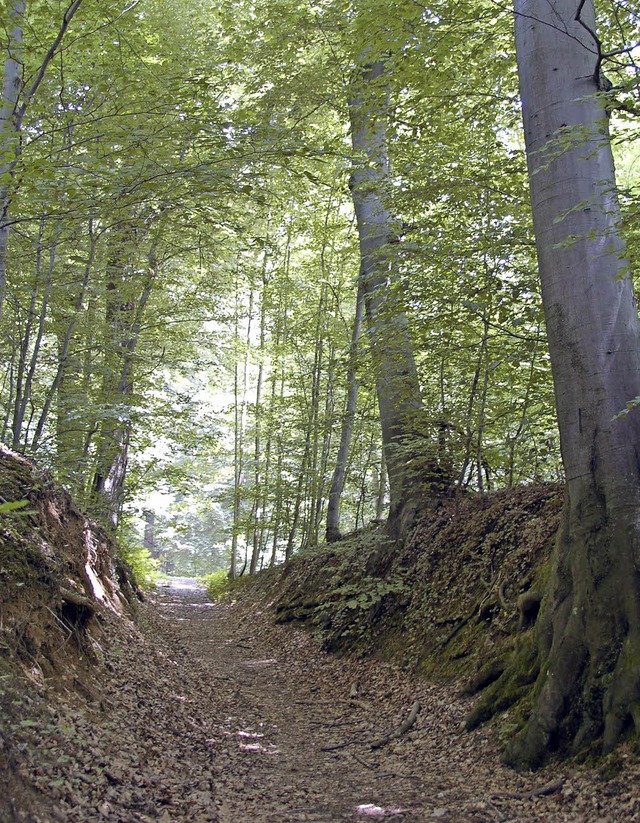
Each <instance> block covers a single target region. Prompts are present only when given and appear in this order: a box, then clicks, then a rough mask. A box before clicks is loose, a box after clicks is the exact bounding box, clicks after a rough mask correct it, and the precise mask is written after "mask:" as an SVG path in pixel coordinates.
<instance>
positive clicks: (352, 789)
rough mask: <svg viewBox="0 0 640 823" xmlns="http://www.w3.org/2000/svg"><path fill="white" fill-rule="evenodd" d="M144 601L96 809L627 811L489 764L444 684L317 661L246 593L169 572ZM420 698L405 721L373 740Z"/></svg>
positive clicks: (620, 802)
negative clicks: (223, 599) (106, 788)
mask: <svg viewBox="0 0 640 823" xmlns="http://www.w3.org/2000/svg"><path fill="white" fill-rule="evenodd" d="M148 612H149V614H148V618H147V628H146V630H145V633H144V635H143V636H142V637H138V638H137V640H136V642H135V643H134V644H133V646H132V647H131V648H130V649H128V650H125V652H124V653H123V654H122V657H121V660H120V662H119V663H114V674H115V679H114V694H113V698H112V699H113V701H114V702H113V712H114V720H115V723H116V725H117V726H118V728H119V730H120V732H121V735H122V736H124V738H126V739H128V740H129V746H128V747H123V746H122V738H121V737H120V735H116V736H115V737H113V742H116V741H119V748H115V749H114V751H113V753H112V754H111V755H110V756H111V758H112V760H111V761H110V764H109V766H110V768H109V771H110V773H111V777H110V778H108V779H110V780H111V781H112V782H113V785H112V789H113V791H112V793H111V799H109V798H107V800H106V801H105V802H106V805H105V806H104V809H103V815H104V818H105V819H113V820H116V819H117V820H127V821H129V820H132V821H133V820H140V821H146V820H153V821H161V823H172V822H173V821H190V823H200V821H221V823H242V821H273V822H274V823H276V821H278V823H280V822H281V821H288V822H289V823H297V822H298V821H318V823H332V821H342V820H351V821H354V820H368V819H375V818H380V817H393V818H395V819H397V820H401V821H433V820H438V819H439V820H445V821H478V822H480V821H522V823H524V821H549V820H553V821H564V820H566V821H586V820H609V819H611V820H613V819H620V817H619V812H620V811H621V810H622V809H623V808H624V809H626V810H627V811H629V812H635V813H637V812H638V809H637V808H635V806H637V805H638V801H637V800H634V797H635V796H636V793H635V792H634V791H633V787H624V786H619V787H617V786H615V785H613V784H608V788H607V790H606V791H604V792H603V787H602V786H599V787H596V788H595V789H594V785H593V774H591V773H590V774H587V773H584V774H576V773H575V772H574V773H572V774H571V775H569V776H568V777H567V776H562V775H560V774H559V773H558V772H552V771H548V772H545V773H538V774H536V775H531V776H527V777H521V776H518V775H517V774H515V773H514V772H512V771H511V770H508V769H506V768H504V767H502V766H500V765H499V754H498V751H497V748H496V745H495V743H494V742H493V735H492V733H491V732H490V731H487V730H479V731H478V732H475V733H473V734H466V733H464V732H462V730H461V723H462V720H463V717H464V715H465V713H466V711H467V710H468V703H467V702H464V701H461V700H460V699H458V698H456V697H455V696H454V695H453V694H452V693H451V692H450V690H449V689H447V688H445V687H440V686H433V685H429V684H426V683H424V682H422V683H421V682H416V681H415V680H414V679H413V678H411V677H410V676H408V675H406V674H403V673H402V672H400V671H398V670H396V669H395V668H392V667H390V666H386V665H384V664H381V663H379V662H371V661H368V662H367V661H356V660H352V659H345V658H337V657H331V656H327V655H325V654H324V653H323V652H321V651H320V650H319V648H318V645H317V643H316V642H315V640H314V639H313V638H311V637H310V636H308V635H306V634H305V633H303V632H301V631H299V630H295V629H292V628H290V627H277V626H274V625H273V622H272V618H271V617H270V616H269V615H267V614H266V613H265V612H261V611H260V610H259V608H258V607H256V605H255V604H249V603H244V604H240V605H237V604H236V605H231V604H226V605H225V604H212V603H210V602H208V599H207V596H206V593H205V591H204V590H203V589H201V588H199V587H197V585H196V584H195V582H194V581H185V580H179V581H176V582H174V585H173V586H172V587H171V588H167V589H163V590H161V591H160V593H159V594H158V596H157V598H156V603H155V605H154V606H152V607H151V608H150V609H148ZM131 656H133V657H132V659H130V657H131ZM416 702H419V704H420V711H419V713H418V715H417V720H416V722H415V723H414V725H413V726H412V727H411V728H410V729H408V730H407V731H406V732H404V733H403V734H401V735H400V736H399V737H397V738H395V739H392V740H391V741H389V742H387V743H386V744H385V745H382V746H380V747H378V748H372V744H376V743H380V742H381V741H382V740H383V739H384V737H385V735H386V734H387V733H388V732H391V731H393V730H395V729H397V728H398V727H399V726H401V724H402V722H403V720H405V719H406V718H407V716H408V714H409V713H410V710H411V708H412V707H415V704H416ZM118 758H121V760H122V762H120V763H118ZM114 761H115V762H114ZM132 773H133V774H135V775H136V780H133V781H132V777H131V775H132ZM136 781H137V785H136ZM132 782H133V783H134V785H133V787H132V788H129V785H130V784H131V783H132ZM627 788H628V789H629V791H627ZM127 792H129V793H130V794H131V798H132V801H131V804H130V805H129V807H128V808H129V812H124V814H123V802H122V798H123V796H124V797H125V798H126V797H127ZM136 799H137V800H136ZM135 802H137V803H138V806H137V807H136V805H135ZM145 803H146V805H145ZM611 804H613V805H614V807H615V811H614V810H613V809H612V806H611ZM633 804H635V806H633ZM632 806H633V808H632ZM126 814H129V815H130V816H129V817H127V816H126ZM625 819H631V816H628V817H625Z"/></svg>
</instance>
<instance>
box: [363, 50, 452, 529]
mask: <svg viewBox="0 0 640 823" xmlns="http://www.w3.org/2000/svg"><path fill="white" fill-rule="evenodd" d="M388 109H389V100H388V94H387V78H386V66H385V63H384V61H382V60H377V61H375V62H373V63H371V64H368V65H365V66H363V67H362V68H361V69H359V70H358V71H356V72H355V74H354V78H353V80H352V85H351V94H350V101H349V114H350V119H351V137H352V143H353V150H354V153H355V161H354V168H353V172H352V175H351V192H352V196H353V203H354V208H355V213H356V220H357V224H358V237H359V241H360V259H361V265H360V282H361V285H362V289H363V292H364V299H365V308H366V317H367V330H368V337H369V343H370V348H371V356H372V359H373V366H374V369H375V373H376V392H377V395H378V405H379V409H380V422H381V424H382V441H383V447H384V451H385V459H386V462H387V467H388V472H389V491H390V498H391V499H390V513H389V526H390V530H391V533H392V534H394V535H398V536H401V535H402V534H403V533H404V531H405V528H406V526H408V524H409V523H410V522H411V519H412V510H413V509H414V508H415V506H416V505H418V502H419V500H420V498H421V497H422V495H424V494H425V493H426V494H429V492H431V491H433V489H434V488H436V484H437V483H439V482H440V481H441V480H442V479H443V478H440V477H439V472H438V467H437V465H436V462H435V460H433V456H432V455H429V448H428V441H427V430H428V425H427V420H426V415H425V410H424V407H423V405H422V399H421V392H420V384H419V381H418V374H417V371H416V366H415V362H414V356H413V345H412V341H411V337H410V334H409V328H408V323H407V318H406V315H405V312H404V308H403V304H402V299H401V296H400V294H399V283H398V276H397V264H396V260H397V254H396V253H395V252H394V249H393V244H394V243H396V242H397V241H398V231H397V229H398V226H397V223H396V221H395V220H394V219H393V216H392V214H391V212H390V209H389V207H388V205H387V201H388V196H389V189H390V169H389V159H388V155H387V139H386V130H387V122H388V116H389V112H388ZM423 446H424V447H426V448H425V449H424V451H425V452H426V453H425V454H422V455H421V454H420V451H421V447H423ZM434 481H436V483H434Z"/></svg>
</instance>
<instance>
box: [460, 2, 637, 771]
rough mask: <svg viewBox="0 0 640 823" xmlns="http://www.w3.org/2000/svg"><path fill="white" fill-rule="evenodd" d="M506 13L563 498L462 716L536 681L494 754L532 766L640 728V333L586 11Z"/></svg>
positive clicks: (553, 8)
mask: <svg viewBox="0 0 640 823" xmlns="http://www.w3.org/2000/svg"><path fill="white" fill-rule="evenodd" d="M514 8H515V31H516V49H517V58H518V68H519V75H520V89H521V97H522V111H523V120H524V130H525V140H526V148H527V158H528V164H529V174H530V190H531V203H532V209H533V218H534V226H535V236H536V245H537V252H538V261H539V270H540V278H541V283H542V296H543V304H544V311H545V316H546V321H547V333H548V338H549V348H550V354H551V366H552V371H553V380H554V386H555V395H556V405H557V415H558V424H559V430H560V441H561V448H562V457H563V462H564V468H565V473H566V497H565V504H564V510H563V517H562V524H561V528H560V531H559V534H558V537H557V542H556V546H555V553H554V556H553V561H552V567H551V573H550V579H549V583H548V588H547V592H546V595H545V598H544V600H543V605H542V611H541V615H540V618H539V620H538V624H537V628H536V632H535V638H534V640H533V641H532V643H533V645H531V643H525V644H524V647H523V649H521V651H520V652H519V654H517V655H516V657H515V659H514V662H513V663H512V664H511V666H510V668H509V669H508V670H507V672H506V673H505V674H504V675H503V676H502V678H501V679H500V680H499V681H498V682H497V684H496V686H495V687H494V689H493V690H492V692H491V693H490V694H489V696H488V697H487V698H486V700H485V701H484V704H481V707H480V709H479V710H477V711H476V712H475V714H474V716H472V718H471V723H473V722H474V721H475V720H477V719H478V718H479V717H480V716H481V714H482V712H483V711H485V710H487V709H488V708H489V710H496V709H498V708H500V707H502V708H504V706H505V702H508V700H509V699H513V696H514V695H516V694H518V693H521V687H522V684H523V683H526V682H527V681H528V680H529V681H530V679H531V677H532V676H533V677H534V678H535V676H536V674H537V680H536V683H535V688H534V692H533V694H534V698H533V700H534V702H533V710H532V712H531V715H530V717H529V718H528V720H527V721H526V723H525V725H524V728H523V730H522V731H521V733H520V734H518V735H517V737H516V738H515V739H514V740H513V741H512V742H511V743H510V744H509V746H508V748H507V752H506V757H507V760H508V762H510V763H512V764H514V765H516V766H518V767H531V766H537V765H539V764H540V763H541V762H542V761H543V760H544V759H545V758H546V757H547V756H548V754H549V753H550V752H551V751H552V750H553V749H560V750H561V751H562V752H570V753H576V752H578V751H580V750H581V749H583V748H584V747H586V746H588V745H590V744H592V743H593V742H594V741H599V742H601V744H602V747H603V749H604V751H609V750H610V749H611V748H612V747H613V746H615V745H616V743H617V742H618V741H619V740H620V739H621V737H622V736H623V735H624V734H625V732H627V731H628V729H629V728H630V727H631V728H632V730H633V731H634V732H635V733H636V734H637V733H638V732H639V731H640V728H639V727H638V717H639V716H640V663H639V660H640V579H639V577H638V558H639V557H640V517H639V515H640V456H639V450H638V444H639V443H640V409H638V408H636V407H635V406H636V404H637V403H638V397H639V396H640V332H639V326H638V316H637V311H636V303H635V297H634V291H633V282H632V278H631V273H630V271H629V267H628V264H627V262H626V259H625V247H624V243H623V239H622V237H621V234H620V230H619V218H620V214H619V208H618V203H617V198H616V190H615V173H614V165H613V160H612V153H611V145H610V139H609V132H608V116H607V111H606V95H605V94H604V91H605V88H604V85H603V79H602V75H601V58H602V51H601V44H600V40H599V39H598V37H597V35H596V23H595V15H594V7H593V2H592V0H515V3H514ZM518 687H520V688H518ZM509 695H511V697H509Z"/></svg>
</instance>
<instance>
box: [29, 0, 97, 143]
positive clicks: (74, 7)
mask: <svg viewBox="0 0 640 823" xmlns="http://www.w3.org/2000/svg"><path fill="white" fill-rule="evenodd" d="M81 5H82V0H73V2H72V3H71V5H70V6H69V7H68V8H67V10H66V11H65V13H64V15H63V17H62V24H61V26H60V29H59V31H58V34H57V35H56V37H55V39H54V41H53V43H52V44H51V46H50V47H49V51H48V52H47V53H46V55H45V57H44V60H43V61H42V64H41V66H40V68H39V69H38V73H37V74H36V77H35V80H34V81H33V83H32V84H31V88H30V89H29V90H28V91H27V92H26V94H25V95H24V98H23V101H22V105H21V106H20V108H19V109H18V110H17V112H16V119H15V124H16V125H15V128H16V131H20V128H21V125H22V120H23V118H24V115H25V113H26V111H27V108H28V106H29V103H30V102H31V101H32V100H33V97H34V95H35V93H36V92H37V91H38V89H39V88H40V84H41V83H42V81H43V80H44V76H45V74H46V72H47V69H48V67H49V63H51V61H52V60H53V58H54V57H55V55H56V52H57V50H58V47H59V45H60V43H61V42H62V39H63V37H64V35H65V33H66V31H67V29H68V28H69V25H70V23H71V21H72V20H73V17H74V15H75V13H76V12H77V11H78V9H79V8H80V6H81Z"/></svg>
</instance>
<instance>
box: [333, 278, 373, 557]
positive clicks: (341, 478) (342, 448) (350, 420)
mask: <svg viewBox="0 0 640 823" xmlns="http://www.w3.org/2000/svg"><path fill="white" fill-rule="evenodd" d="M363 315H364V292H363V289H362V283H360V284H359V286H358V297H357V299H356V313H355V317H354V320H353V330H352V333H351V345H350V347H349V366H348V369H347V400H346V404H345V410H344V416H343V418H342V430H341V432H340V445H339V446H338V455H337V457H336V465H335V468H334V470H333V478H332V480H331V487H330V489H329V501H328V504H327V529H326V540H327V543H335V541H336V540H340V539H341V537H342V535H341V532H340V500H341V498H342V492H343V491H344V484H345V479H346V476H347V463H348V459H349V447H350V445H351V438H352V437H353V424H354V421H355V416H356V407H357V403H358V375H357V362H358V350H359V345H358V343H359V340H360V334H361V331H362V318H363Z"/></svg>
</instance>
